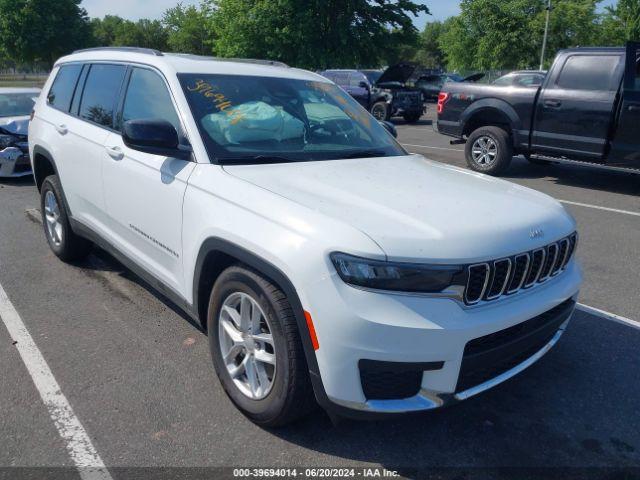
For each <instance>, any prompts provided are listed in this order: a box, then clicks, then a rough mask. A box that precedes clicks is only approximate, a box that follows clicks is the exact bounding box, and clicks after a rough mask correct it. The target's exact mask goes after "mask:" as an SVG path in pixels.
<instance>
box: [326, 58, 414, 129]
mask: <svg viewBox="0 0 640 480" xmlns="http://www.w3.org/2000/svg"><path fill="white" fill-rule="evenodd" d="M402 65H403V64H400V65H396V66H393V67H389V68H388V69H386V70H385V71H381V70H325V71H322V72H320V74H321V75H322V76H324V77H326V78H328V79H329V80H331V81H332V82H334V83H336V84H337V85H339V86H340V87H342V88H343V89H344V90H345V91H347V92H348V93H349V94H350V95H351V96H352V97H353V98H355V99H356V100H357V101H358V103H360V104H361V105H362V106H363V107H364V108H366V109H367V110H369V111H370V112H371V114H372V115H373V116H374V117H375V118H376V119H378V120H381V121H382V120H389V119H390V118H391V117H396V116H401V117H404V119H405V120H406V121H407V122H410V123H414V122H417V121H419V120H420V117H421V116H422V114H423V113H424V112H425V107H424V104H423V102H422V98H421V96H420V95H419V92H418V91H417V90H416V89H415V88H413V87H411V86H409V85H407V84H406V82H407V80H408V78H409V77H406V76H405V75H404V73H405V72H404V70H403V67H402Z"/></svg>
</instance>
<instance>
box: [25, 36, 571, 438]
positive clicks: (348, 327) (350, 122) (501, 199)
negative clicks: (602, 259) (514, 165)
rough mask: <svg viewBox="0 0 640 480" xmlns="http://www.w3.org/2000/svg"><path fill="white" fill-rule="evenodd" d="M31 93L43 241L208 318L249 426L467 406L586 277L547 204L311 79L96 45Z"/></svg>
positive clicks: (546, 342) (540, 343)
mask: <svg viewBox="0 0 640 480" xmlns="http://www.w3.org/2000/svg"><path fill="white" fill-rule="evenodd" d="M45 92H47V93H46V94H44V95H41V96H40V98H39V100H38V103H37V105H36V107H35V114H34V117H33V120H32V121H31V123H30V126H29V146H30V153H31V157H32V160H33V165H34V173H35V175H34V176H35V179H36V185H37V188H38V190H39V191H40V198H41V200H40V201H41V212H42V217H43V218H42V220H43V230H44V232H43V233H44V235H45V237H46V240H47V242H48V244H49V246H50V248H51V250H52V251H53V252H54V254H55V255H57V256H58V257H59V258H60V259H61V260H63V261H71V260H74V259H75V260H78V259H81V258H83V257H84V256H86V255H87V254H88V253H89V251H90V249H91V245H92V243H91V242H95V243H97V244H98V245H99V246H101V247H102V248H104V249H106V250H108V251H110V252H111V253H113V254H114V256H115V257H116V258H118V259H119V260H120V261H122V262H123V263H124V264H125V265H126V266H128V267H129V268H131V269H132V270H134V271H135V272H137V273H138V274H139V275H140V276H141V277H142V278H143V279H145V280H146V281H147V283H148V284H149V285H152V286H153V287H154V288H155V289H156V290H158V291H159V292H161V293H162V294H163V295H164V296H166V297H168V298H169V299H171V300H172V301H173V302H174V303H175V305H177V306H179V307H181V308H182V309H183V310H184V311H185V312H186V314H188V315H189V316H190V317H192V318H193V320H194V321H196V322H201V323H202V325H203V327H205V329H206V330H207V332H208V342H209V348H210V351H211V358H212V360H213V367H214V369H215V372H216V373H217V375H218V378H219V379H220V382H221V384H222V387H223V388H224V391H225V392H226V393H227V395H228V396H229V398H230V399H231V401H232V402H233V403H234V404H235V405H236V406H237V407H238V408H239V409H240V410H241V411H242V412H243V413H244V414H245V415H246V416H247V417H249V418H250V419H251V420H253V421H254V422H256V423H258V424H260V425H266V426H277V425H283V424H286V423H288V422H291V421H294V420H296V419H297V418H299V417H301V416H302V415H304V414H306V413H308V412H309V411H311V410H312V409H313V408H314V405H315V402H316V401H317V402H319V403H320V404H321V405H322V406H323V407H324V408H325V409H327V410H328V411H329V412H332V413H334V414H340V415H353V416H365V417H366V416H370V415H383V414H394V413H395V414H397V413H402V412H412V411H419V410H430V409H435V408H439V407H441V406H443V405H446V404H451V403H455V402H458V401H462V400H465V399H467V398H469V397H471V396H474V395H477V394H479V393H480V392H483V391H485V390H487V389H489V388H491V387H493V386H495V385H497V384H499V383H501V382H503V381H505V380H507V379H508V378H511V377H513V376H514V375H517V374H518V373H520V372H521V371H522V370H524V369H525V368H527V367H528V366H530V365H531V364H533V363H534V362H535V361H537V360H538V359H539V358H541V357H542V356H543V355H544V354H545V353H546V352H547V351H549V350H550V348H551V347H552V346H553V345H554V344H555V343H556V342H557V341H558V339H559V338H560V336H561V335H562V333H563V332H564V330H565V328H566V326H567V323H568V322H569V319H570V317H571V314H572V312H573V309H574V307H575V305H576V299H577V295H578V291H579V288H580V284H581V282H582V273H581V269H580V266H579V264H578V262H577V261H576V260H575V255H574V252H575V250H576V241H577V234H576V230H575V229H576V224H575V221H574V220H573V218H572V217H571V215H570V214H569V213H568V212H567V211H565V209H564V208H563V206H562V205H561V204H560V203H558V202H557V201H556V200H554V199H553V198H551V197H548V196H546V195H544V194H542V193H539V192H536V191H534V190H529V189H527V188H524V187H520V186H514V185H513V184H511V183H508V182H504V181H502V180H499V179H490V178H486V177H483V176H480V175H469V174H468V172H465V171H463V170H461V169H459V168H455V167H452V166H449V165H444V164H441V163H438V162H432V161H429V160H427V159H425V158H424V157H422V156H420V155H412V154H409V153H408V152H407V151H406V150H405V149H404V148H403V147H402V145H400V144H399V143H398V142H396V141H395V140H394V138H393V137H392V136H391V135H390V134H388V133H387V131H386V130H385V129H384V128H383V126H381V125H380V124H379V122H377V121H375V120H374V119H373V118H372V117H371V115H369V114H368V113H367V112H366V111H364V110H363V109H362V108H361V107H360V106H359V105H358V104H357V103H356V101H355V100H354V99H353V98H351V97H350V96H349V95H348V94H347V93H345V92H344V90H342V89H340V88H338V87H337V86H336V85H335V84H334V83H332V82H330V81H328V80H327V79H326V78H323V77H321V76H320V75H316V74H314V73H311V72H306V71H304V70H300V69H293V68H287V67H286V66H280V65H274V64H273V63H271V62H262V63H261V62H258V61H251V62H249V61H232V60H223V59H220V60H216V59H211V58H206V57H197V56H191V55H179V54H168V53H164V54H163V53H160V52H156V51H153V50H146V49H132V48H128V49H125V48H120V49H118V48H110V49H95V50H93V49H92V50H88V51H81V52H77V53H75V54H73V55H70V56H67V57H64V58H62V59H60V60H58V62H56V64H55V66H54V69H53V72H52V73H51V77H50V78H49V80H47V83H46V86H45ZM47 263H48V261H47ZM43 267H44V265H43ZM65 291H66V290H65V285H64V284H62V283H61V284H60V292H61V293H62V292H65ZM194 368H207V366H205V365H197V366H196V365H194ZM209 368H210V367H209ZM211 371H212V372H213V369H211ZM147 373H148V374H151V375H152V374H154V372H141V374H147ZM194 378H195V377H194ZM198 378H202V376H201V375H199V376H198ZM494 398H496V397H494ZM212 408H214V409H215V408H221V407H220V406H215V405H212Z"/></svg>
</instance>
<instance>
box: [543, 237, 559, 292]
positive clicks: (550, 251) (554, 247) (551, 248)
mask: <svg viewBox="0 0 640 480" xmlns="http://www.w3.org/2000/svg"><path fill="white" fill-rule="evenodd" d="M544 250H545V253H546V258H545V261H544V262H542V269H541V270H540V273H541V274H542V273H544V276H543V277H540V278H538V282H539V283H542V282H544V281H546V280H548V279H549V277H550V276H551V272H552V271H553V267H554V265H555V264H556V260H557V259H558V244H557V243H552V244H551V245H547V247H546V248H545V249H544ZM552 255H553V260H552V259H551V258H552ZM547 265H549V268H548V269H547Z"/></svg>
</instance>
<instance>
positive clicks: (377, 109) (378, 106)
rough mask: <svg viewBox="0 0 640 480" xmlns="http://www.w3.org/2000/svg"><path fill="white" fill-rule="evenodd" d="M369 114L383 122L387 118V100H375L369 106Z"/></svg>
mask: <svg viewBox="0 0 640 480" xmlns="http://www.w3.org/2000/svg"><path fill="white" fill-rule="evenodd" d="M371 115H373V117H374V118H375V119H376V120H378V121H379V122H383V121H385V120H389V117H390V115H389V106H388V105H387V102H376V103H374V104H373V105H372V106H371Z"/></svg>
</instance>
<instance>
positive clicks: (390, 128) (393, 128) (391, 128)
mask: <svg viewBox="0 0 640 480" xmlns="http://www.w3.org/2000/svg"><path fill="white" fill-rule="evenodd" d="M380 125H382V126H383V127H384V128H385V129H386V130H387V132H389V133H390V134H391V135H393V138H398V130H396V126H395V125H394V124H393V123H391V122H387V121H386V120H383V121H381V122H380Z"/></svg>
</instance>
